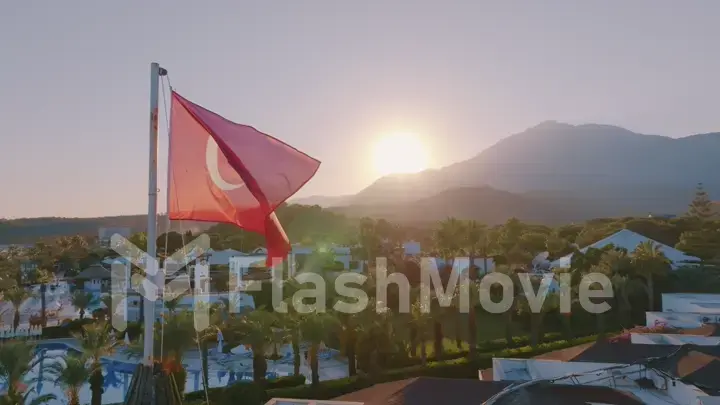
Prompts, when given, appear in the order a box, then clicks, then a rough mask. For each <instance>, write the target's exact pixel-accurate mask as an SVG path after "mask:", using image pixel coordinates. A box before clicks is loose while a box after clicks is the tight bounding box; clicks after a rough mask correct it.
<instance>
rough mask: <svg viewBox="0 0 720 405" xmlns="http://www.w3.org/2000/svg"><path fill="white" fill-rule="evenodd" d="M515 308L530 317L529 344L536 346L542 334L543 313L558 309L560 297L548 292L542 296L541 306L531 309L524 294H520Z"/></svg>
mask: <svg viewBox="0 0 720 405" xmlns="http://www.w3.org/2000/svg"><path fill="white" fill-rule="evenodd" d="M520 297H521V299H520V300H519V302H518V305H517V309H518V313H519V314H524V315H527V316H528V317H529V318H530V346H532V347H533V348H536V347H537V346H538V344H539V343H541V342H540V336H541V335H542V325H543V320H544V319H545V315H546V314H547V313H548V312H552V311H555V310H557V309H558V307H559V306H560V297H559V296H558V295H557V294H552V293H548V294H546V295H545V297H543V301H542V306H541V307H540V310H539V311H537V312H536V311H533V309H532V307H531V306H530V302H529V301H528V297H527V295H525V294H521V295H520Z"/></svg>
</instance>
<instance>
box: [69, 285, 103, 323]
mask: <svg viewBox="0 0 720 405" xmlns="http://www.w3.org/2000/svg"><path fill="white" fill-rule="evenodd" d="M71 303H72V305H73V306H74V307H75V308H77V309H78V310H79V311H80V319H81V320H82V319H83V318H84V317H85V310H87V309H88V308H89V307H91V306H95V305H97V303H98V299H97V298H96V297H95V294H93V293H91V292H85V291H81V290H78V291H75V293H74V294H73V296H72V298H71Z"/></svg>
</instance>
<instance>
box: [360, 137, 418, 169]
mask: <svg viewBox="0 0 720 405" xmlns="http://www.w3.org/2000/svg"><path fill="white" fill-rule="evenodd" d="M428 161H429V159H428V151H427V148H426V147H425V144H423V142H422V141H421V140H420V139H419V138H418V137H417V136H416V135H415V134H412V133H395V134H391V135H388V136H385V137H383V138H381V139H380V140H379V141H378V142H377V143H376V144H375V148H374V150H373V166H374V168H375V170H376V171H377V172H378V173H379V174H380V175H382V176H385V175H388V174H400V173H417V172H421V171H423V170H425V169H427V168H428Z"/></svg>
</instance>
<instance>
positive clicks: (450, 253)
mask: <svg viewBox="0 0 720 405" xmlns="http://www.w3.org/2000/svg"><path fill="white" fill-rule="evenodd" d="M467 237H468V231H467V228H466V226H465V223H464V222H463V221H461V220H458V219H456V218H453V217H450V218H447V219H446V220H444V221H441V222H440V224H439V227H438V229H437V230H436V231H435V236H434V240H435V246H436V247H437V249H438V251H439V252H440V255H441V256H442V257H443V259H444V262H445V269H444V272H445V273H447V272H449V271H451V269H452V265H451V262H452V260H453V259H454V258H455V257H457V256H459V255H460V254H461V253H463V252H464V250H463V248H464V247H466V246H467V244H468V242H467ZM471 270H472V263H471V265H470V269H469V270H468V271H471ZM432 310H433V312H436V313H438V315H439V313H440V312H441V308H439V307H437V306H435V305H433V309H432ZM439 319H441V317H437V318H436V320H435V321H434V325H433V329H434V339H433V340H434V343H433V346H434V349H435V357H436V358H438V359H439V358H442V356H443V340H444V339H443V329H442V323H441V322H440V321H439Z"/></svg>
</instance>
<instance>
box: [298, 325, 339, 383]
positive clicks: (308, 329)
mask: <svg viewBox="0 0 720 405" xmlns="http://www.w3.org/2000/svg"><path fill="white" fill-rule="evenodd" d="M337 325H338V322H337V318H335V317H334V316H332V315H331V314H329V313H327V312H317V313H310V314H303V315H300V322H299V325H298V326H299V329H300V335H301V336H302V339H303V340H304V341H306V342H308V343H310V350H309V351H308V361H309V362H310V375H311V378H310V383H311V385H312V387H313V388H315V389H317V387H318V386H319V384H320V367H319V364H318V354H319V351H320V345H321V344H322V342H323V341H324V340H325V339H326V338H327V336H328V332H329V331H331V330H334V329H336V328H337Z"/></svg>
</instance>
